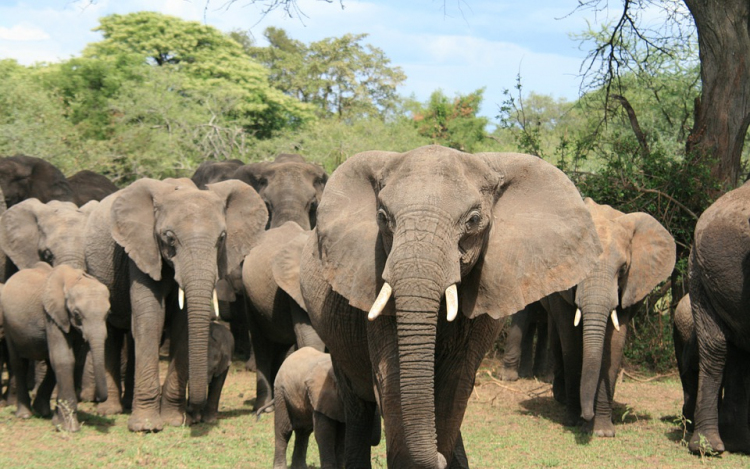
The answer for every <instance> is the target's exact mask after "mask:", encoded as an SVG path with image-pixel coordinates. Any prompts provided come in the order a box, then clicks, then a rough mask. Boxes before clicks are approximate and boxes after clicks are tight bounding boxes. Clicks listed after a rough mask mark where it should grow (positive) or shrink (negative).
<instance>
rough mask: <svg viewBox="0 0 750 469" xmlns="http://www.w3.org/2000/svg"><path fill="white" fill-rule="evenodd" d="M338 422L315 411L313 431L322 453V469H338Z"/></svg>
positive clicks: (319, 450)
mask: <svg viewBox="0 0 750 469" xmlns="http://www.w3.org/2000/svg"><path fill="white" fill-rule="evenodd" d="M339 423H340V422H338V421H336V420H333V419H332V418H330V417H328V416H327V415H325V414H321V413H320V412H318V411H313V431H314V432H315V441H316V442H317V443H318V452H319V453H320V469H337V468H338V465H337V462H336V433H337V430H338V426H339Z"/></svg>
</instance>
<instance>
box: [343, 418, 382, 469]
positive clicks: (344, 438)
mask: <svg viewBox="0 0 750 469" xmlns="http://www.w3.org/2000/svg"><path fill="white" fill-rule="evenodd" d="M379 441H380V422H378V442H379ZM345 445H346V424H345V423H344V422H338V425H337V427H336V467H337V468H338V469H344V467H345V466H346V446H345ZM373 446H376V445H373Z"/></svg>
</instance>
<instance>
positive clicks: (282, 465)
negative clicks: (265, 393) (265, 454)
mask: <svg viewBox="0 0 750 469" xmlns="http://www.w3.org/2000/svg"><path fill="white" fill-rule="evenodd" d="M275 407H276V410H275V411H274V414H273V422H274V436H275V449H274V453H273V469H286V468H287V464H286V450H287V447H288V446H289V439H290V438H291V437H292V421H291V419H290V418H289V410H288V409H287V406H286V404H285V403H284V398H283V396H276V405H275Z"/></svg>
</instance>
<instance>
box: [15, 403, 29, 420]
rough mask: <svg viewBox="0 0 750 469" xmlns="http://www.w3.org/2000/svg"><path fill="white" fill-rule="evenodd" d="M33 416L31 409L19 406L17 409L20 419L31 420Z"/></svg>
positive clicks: (17, 415)
mask: <svg viewBox="0 0 750 469" xmlns="http://www.w3.org/2000/svg"><path fill="white" fill-rule="evenodd" d="M31 416H32V412H31V409H29V408H28V407H26V406H18V408H17V409H16V417H18V418H19V419H30V418H31Z"/></svg>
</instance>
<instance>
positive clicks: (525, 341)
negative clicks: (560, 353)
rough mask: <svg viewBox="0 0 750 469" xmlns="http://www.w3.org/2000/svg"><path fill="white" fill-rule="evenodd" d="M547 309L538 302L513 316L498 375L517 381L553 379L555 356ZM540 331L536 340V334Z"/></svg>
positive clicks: (548, 380)
mask: <svg viewBox="0 0 750 469" xmlns="http://www.w3.org/2000/svg"><path fill="white" fill-rule="evenodd" d="M547 329H548V321H547V310H545V309H544V307H543V306H542V305H541V303H539V302H536V303H532V304H530V305H528V306H527V307H526V308H524V309H522V310H521V311H519V312H517V313H516V314H514V315H513V316H511V323H510V326H509V327H508V332H507V333H506V335H505V353H504V354H503V364H502V368H501V369H500V370H499V371H498V378H500V379H501V380H503V381H516V380H517V379H518V378H519V377H520V378H529V377H536V378H538V379H540V380H542V381H545V382H552V376H551V374H552V357H551V356H550V350H549V343H548V340H547V338H548V334H547V332H548V331H547ZM535 333H536V343H535V342H534V335H535Z"/></svg>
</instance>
